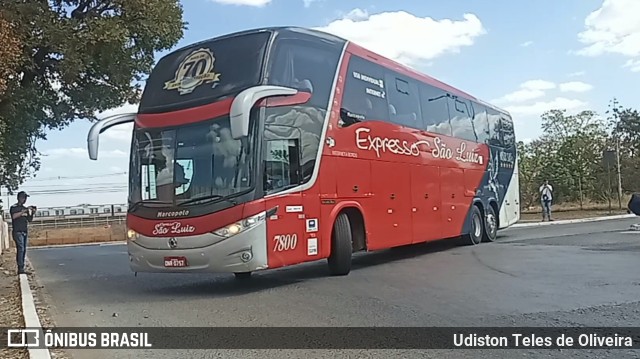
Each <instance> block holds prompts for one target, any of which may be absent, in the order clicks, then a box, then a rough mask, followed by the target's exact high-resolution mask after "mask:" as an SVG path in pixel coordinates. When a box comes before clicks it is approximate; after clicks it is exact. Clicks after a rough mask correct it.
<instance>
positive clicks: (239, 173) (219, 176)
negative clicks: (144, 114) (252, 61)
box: [129, 116, 253, 206]
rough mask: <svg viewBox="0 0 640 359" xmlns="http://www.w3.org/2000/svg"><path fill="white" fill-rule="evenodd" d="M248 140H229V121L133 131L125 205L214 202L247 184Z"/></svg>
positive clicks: (249, 161)
mask: <svg viewBox="0 0 640 359" xmlns="http://www.w3.org/2000/svg"><path fill="white" fill-rule="evenodd" d="M252 151H253V148H252V145H251V142H250V139H243V140H234V139H233V138H232V137H231V130H230V124H229V117H228V116H225V117H223V118H218V119H215V120H210V121H206V122H199V123H197V124H195V125H185V126H180V127H176V128H160V129H158V128H151V129H148V128H136V129H135V135H134V140H133V147H132V150H131V157H132V158H131V169H130V184H129V188H130V196H129V198H130V201H131V202H132V203H145V202H146V203H149V204H151V203H159V204H161V205H165V206H166V205H172V206H173V205H181V204H183V203H184V204H187V202H188V203H197V202H201V201H200V200H199V199H202V201H205V200H206V201H216V200H221V199H225V198H229V197H233V195H234V194H237V193H239V192H243V191H245V190H247V189H249V188H251V186H252V171H251V158H252V156H251V153H252Z"/></svg>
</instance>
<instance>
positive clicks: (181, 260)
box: [164, 257, 188, 267]
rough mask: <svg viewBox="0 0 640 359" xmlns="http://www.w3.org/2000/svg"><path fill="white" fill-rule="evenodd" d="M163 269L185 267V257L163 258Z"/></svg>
mask: <svg viewBox="0 0 640 359" xmlns="http://www.w3.org/2000/svg"><path fill="white" fill-rule="evenodd" d="M164 266H165V267H187V266H188V264H187V257H164Z"/></svg>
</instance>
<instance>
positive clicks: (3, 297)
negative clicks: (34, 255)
mask: <svg viewBox="0 0 640 359" xmlns="http://www.w3.org/2000/svg"><path fill="white" fill-rule="evenodd" d="M15 253H16V252H15V249H13V248H11V250H4V251H3V252H2V256H1V257H2V259H1V261H0V308H2V310H0V327H2V328H7V327H10V328H22V327H24V318H23V317H22V297H21V295H20V277H18V272H17V268H16V254H15ZM3 334H5V333H3ZM4 346H5V344H4V343H3V345H2V349H0V358H3V359H28V358H29V353H28V352H27V350H26V349H16V348H10V349H9V348H5V347H4Z"/></svg>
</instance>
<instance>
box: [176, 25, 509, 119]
mask: <svg viewBox="0 0 640 359" xmlns="http://www.w3.org/2000/svg"><path fill="white" fill-rule="evenodd" d="M260 32H272V33H278V34H282V35H286V34H290V35H294V34H295V35H300V34H301V35H303V36H309V37H315V38H322V39H324V40H325V41H330V42H336V43H343V44H348V45H349V47H350V48H351V49H355V50H356V52H357V53H359V54H365V57H369V58H371V59H375V60H376V61H377V62H378V63H379V64H380V65H382V66H384V67H387V68H389V69H391V70H396V71H398V70H399V71H401V72H404V73H405V74H407V75H409V76H411V77H413V78H415V79H416V80H418V81H421V82H425V83H428V84H430V85H432V86H435V87H438V88H440V89H442V90H445V91H448V92H452V93H455V94H457V95H458V96H462V97H465V98H467V99H468V100H471V101H475V102H477V103H478V104H481V105H483V106H485V107H488V108H490V109H493V110H495V111H498V112H502V113H503V114H506V115H508V116H509V117H511V115H510V114H509V112H508V111H506V110H505V109H502V108H500V107H498V106H495V105H493V104H490V103H488V102H486V101H483V100H481V99H479V98H476V97H475V96H472V95H470V94H469V93H467V92H464V91H462V90H459V89H457V88H455V87H453V86H451V85H448V84H446V83H444V82H442V81H440V80H438V79H436V78H434V77H431V76H428V75H426V74H424V73H422V72H420V71H418V70H416V69H413V68H411V67H409V66H407V65H404V64H401V63H399V62H397V61H395V60H392V59H390V58H387V57H385V56H382V55H380V54H378V53H376V52H373V51H371V50H369V49H367V48H365V47H363V46H361V45H358V44H356V43H355V42H353V41H349V40H347V39H345V38H342V37H340V36H337V35H333V34H330V33H327V32H324V31H320V30H316V29H310V28H305V27H299V26H272V27H263V28H254V29H249V30H243V31H237V32H233V33H229V34H225V35H221V36H216V37H212V38H209V39H205V40H201V41H198V42H195V43H191V44H189V45H186V46H183V47H181V48H178V49H175V50H173V51H171V52H170V53H169V54H171V53H175V52H178V51H184V50H186V49H189V48H192V47H197V46H201V45H202V44H204V43H207V42H210V41H214V40H221V39H225V38H230V37H235V36H242V35H249V34H253V33H260Z"/></svg>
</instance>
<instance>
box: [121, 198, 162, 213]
mask: <svg viewBox="0 0 640 359" xmlns="http://www.w3.org/2000/svg"><path fill="white" fill-rule="evenodd" d="M143 204H169V205H171V204H172V203H171V202H167V201H160V200H157V199H147V200H142V201H137V202H134V203H133V204H132V205H131V206H130V207H129V212H133V211H135V210H137V209H138V207H140V206H141V205H143Z"/></svg>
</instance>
